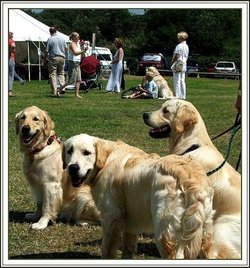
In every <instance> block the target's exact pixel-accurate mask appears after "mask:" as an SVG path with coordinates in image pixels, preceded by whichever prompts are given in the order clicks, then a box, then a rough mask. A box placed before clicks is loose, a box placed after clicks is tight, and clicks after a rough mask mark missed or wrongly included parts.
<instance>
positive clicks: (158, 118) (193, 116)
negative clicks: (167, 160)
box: [143, 98, 241, 259]
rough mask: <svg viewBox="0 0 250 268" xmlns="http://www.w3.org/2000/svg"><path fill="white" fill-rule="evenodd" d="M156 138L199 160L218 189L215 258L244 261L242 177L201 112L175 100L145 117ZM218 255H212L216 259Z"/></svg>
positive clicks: (214, 204)
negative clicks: (227, 160)
mask: <svg viewBox="0 0 250 268" xmlns="http://www.w3.org/2000/svg"><path fill="white" fill-rule="evenodd" d="M143 119H144V122H145V123H146V124H147V125H148V126H150V127H151V128H152V129H151V130H150V132H149V133H150V136H151V137H153V138H168V139H169V147H170V153H171V154H177V155H187V156H192V157H193V158H194V159H196V160H197V161H199V163H200V164H201V165H202V166H203V168H204V169H205V171H206V172H207V173H209V172H211V175H210V176H209V177H210V180H211V182H212V186H213V188H214V199H213V209H214V210H215V211H216V212H215V216H214V227H213V229H214V235H213V245H214V248H216V252H217V253H214V254H215V258H218V259H239V258H241V176H240V174H239V173H238V172H237V171H236V170H235V169H234V168H233V167H232V166H231V165H230V164H229V163H225V164H224V165H223V166H222V167H221V168H220V169H219V170H218V171H216V169H217V168H218V167H219V166H220V165H221V163H222V162H223V161H224V158H223V156H222V154H221V153H220V152H219V151H218V150H217V148H216V147H215V146H214V145H213V143H212V141H211V139H210V138H209V135H208V133H207V130H206V126H205V124H204V121H203V119H202V117H201V115H200V113H199V112H198V110H197V109H196V108H195V107H194V105H193V104H191V103H190V102H188V101H185V100H180V99H177V98H172V99H170V100H167V101H166V102H165V103H164V104H163V105H162V107H161V108H160V109H159V110H156V111H152V112H146V113H144V114H143ZM214 254H212V255H213V256H214Z"/></svg>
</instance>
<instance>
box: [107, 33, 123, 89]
mask: <svg viewBox="0 0 250 268" xmlns="http://www.w3.org/2000/svg"><path fill="white" fill-rule="evenodd" d="M114 44H115V47H116V49H117V50H116V53H115V55H114V60H113V61H112V63H111V64H112V67H111V73H110V76H109V80H108V83H107V86H106V90H107V92H115V93H118V92H120V91H121V81H122V72H123V57H124V51H123V48H122V42H121V40H120V39H119V38H115V41H114Z"/></svg>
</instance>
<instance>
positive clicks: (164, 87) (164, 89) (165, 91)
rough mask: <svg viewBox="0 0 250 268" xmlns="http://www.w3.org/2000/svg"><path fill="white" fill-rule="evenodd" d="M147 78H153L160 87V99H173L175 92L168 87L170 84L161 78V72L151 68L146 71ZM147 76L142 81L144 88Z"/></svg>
mask: <svg viewBox="0 0 250 268" xmlns="http://www.w3.org/2000/svg"><path fill="white" fill-rule="evenodd" d="M146 76H149V77H151V78H152V79H153V80H154V82H155V83H156V85H157V87H158V95H159V99H168V98H171V97H173V91H172V90H171V89H170V87H169V86H168V82H167V81H166V80H165V79H164V77H162V76H161V74H160V73H159V71H158V70H157V69H156V68H155V67H154V66H150V67H149V68H148V70H147V71H146ZM146 76H144V77H143V79H142V86H143V85H144V84H145V83H146V80H147V79H146Z"/></svg>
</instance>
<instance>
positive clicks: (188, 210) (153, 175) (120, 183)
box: [64, 134, 214, 259]
mask: <svg viewBox="0 0 250 268" xmlns="http://www.w3.org/2000/svg"><path fill="white" fill-rule="evenodd" d="M64 146H65V148H64V149H65V154H64V158H65V159H64V162H65V165H66V166H67V172H68V174H69V176H70V177H71V180H72V184H73V185H75V186H79V185H81V184H82V183H85V184H89V185H90V186H91V193H92V195H93V199H94V201H95V203H96V206H97V208H98V209H99V210H100V212H101V222H102V227H103V237H102V258H105V259H110V258H115V257H116V251H117V248H118V247H119V246H120V243H121V241H122V248H123V249H122V258H133V256H134V253H135V250H136V245H137V239H138V235H139V234H140V233H154V236H155V241H156V245H157V248H158V250H159V253H160V255H161V257H162V258H169V259H175V258H177V259H183V258H187V259H189V258H196V257H197V256H198V254H199V253H200V252H202V253H203V254H205V255H206V247H207V245H209V244H210V237H211V235H212V229H211V228H212V217H213V213H214V211H213V210H212V197H213V189H212V187H211V186H210V181H209V179H208V177H207V176H206V174H205V172H204V170H203V169H201V167H200V166H199V164H197V163H196V162H195V161H194V160H193V159H191V158H186V157H182V156H176V155H169V156H166V157H162V158H161V157H159V156H158V155H157V154H147V153H145V152H144V151H142V150H140V149H138V148H136V147H132V146H129V145H128V144H126V143H124V142H122V141H117V142H113V141H109V140H104V139H100V138H97V137H93V136H89V135H87V134H80V135H76V136H73V137H71V138H69V139H68V140H67V141H65V144H64Z"/></svg>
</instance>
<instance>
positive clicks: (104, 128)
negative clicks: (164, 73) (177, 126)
mask: <svg viewBox="0 0 250 268" xmlns="http://www.w3.org/2000/svg"><path fill="white" fill-rule="evenodd" d="M166 79H167V80H168V83H169V85H170V87H173V81H172V77H166ZM186 82H187V100H188V101H191V102H192V103H193V104H194V105H195V106H196V107H197V109H198V110H199V111H200V113H201V115H202V117H203V119H204V121H205V124H206V126H207V129H208V133H209V135H210V136H211V137H213V136H216V135H217V134H219V133H221V132H222V131H224V130H225V129H227V128H229V127H230V126H232V125H233V123H234V120H235V116H236V109H235V107H234V104H235V100H236V95H237V89H238V83H239V82H238V81H237V80H231V79H230V80H229V79H228V80H225V79H210V78H189V77H187V79H186ZM139 83H141V77H136V76H129V75H127V76H126V87H127V88H129V87H131V86H135V85H137V84H139ZM105 85H106V81H103V86H104V88H105ZM49 91H50V88H49V85H48V84H47V81H32V82H26V84H25V85H24V86H21V85H20V84H19V83H18V82H15V84H14V94H15V96H14V97H12V98H9V111H8V116H9V118H8V122H9V132H8V133H9V147H8V150H9V180H8V182H9V200H8V201H9V229H8V239H9V241H8V252H9V258H12V259H13V258H15V259H100V254H101V252H100V243H101V228H100V227H88V228H83V227H78V226H75V225H73V224H70V223H63V222H58V224H56V225H53V226H49V227H48V228H46V229H45V230H43V231H35V230H31V229H30V228H29V224H28V223H27V222H25V221H24V215H25V214H26V213H27V212H30V211H33V210H34V208H35V204H34V203H33V201H32V197H31V194H30V191H29V188H28V186H27V183H26V180H25V177H24V175H23V172H22V166H21V153H20V151H19V144H18V138H17V136H16V133H15V127H14V118H15V114H16V113H17V112H19V111H21V110H22V109H24V108H25V107H27V106H31V105H36V106H38V107H40V108H42V109H44V110H46V111H47V112H48V113H49V115H50V116H51V118H52V119H53V121H54V123H55V131H56V133H57V135H58V136H59V137H60V138H61V139H62V140H66V139H67V138H69V137H71V136H73V135H76V134H79V133H83V132H84V133H88V134H90V135H94V136H99V137H100V138H104V139H110V140H117V139H120V140H123V141H125V142H127V143H129V144H131V145H134V146H137V147H139V148H141V149H143V150H145V151H147V152H149V153H150V152H156V153H158V154H160V155H162V156H163V155H166V154H167V153H168V147H167V141H166V140H154V139H151V138H150V137H149V136H148V127H147V126H146V125H145V124H144V123H143V119H142V114H143V112H145V111H150V110H155V109H157V108H159V107H160V106H161V104H162V103H163V102H164V100H127V99H121V98H120V94H106V93H105V90H102V91H99V90H98V89H93V90H91V91H90V92H89V93H87V94H83V93H81V95H82V96H83V98H82V99H78V98H75V96H74V90H67V92H66V94H65V95H63V96H62V97H61V98H53V97H49V96H48V93H49ZM229 137H230V134H226V135H224V136H222V137H220V138H218V139H216V140H215V141H214V143H215V145H216V146H217V148H218V150H219V151H220V152H221V153H222V154H223V155H225V154H226V152H227V145H228V139H229ZM240 149H241V131H239V132H238V133H237V134H236V136H235V138H234V140H233V146H232V151H231V153H230V157H229V160H228V162H229V163H231V164H232V166H234V167H235V166H236V162H237V160H238V156H239V152H240ZM4 179H6V178H4ZM6 180H7V179H6ZM136 258H137V259H158V258H159V255H158V253H157V251H156V249H155V246H154V244H153V243H152V240H151V239H150V237H147V236H144V237H141V240H140V241H139V246H138V253H137V256H136Z"/></svg>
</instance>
